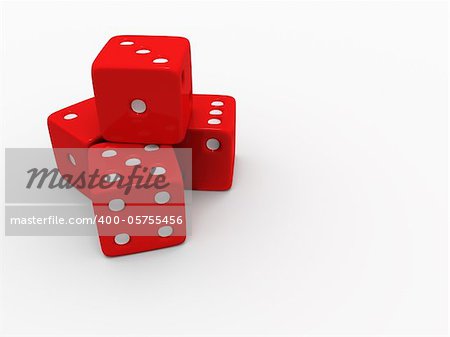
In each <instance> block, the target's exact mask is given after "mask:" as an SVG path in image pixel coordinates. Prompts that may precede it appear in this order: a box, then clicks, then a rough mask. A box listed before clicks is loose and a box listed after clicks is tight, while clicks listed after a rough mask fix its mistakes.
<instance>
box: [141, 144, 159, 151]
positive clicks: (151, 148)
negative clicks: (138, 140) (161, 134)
mask: <svg viewBox="0 0 450 337" xmlns="http://www.w3.org/2000/svg"><path fill="white" fill-rule="evenodd" d="M144 150H145V151H148V152H151V151H156V150H159V146H158V145H156V144H148V145H145V147H144Z"/></svg>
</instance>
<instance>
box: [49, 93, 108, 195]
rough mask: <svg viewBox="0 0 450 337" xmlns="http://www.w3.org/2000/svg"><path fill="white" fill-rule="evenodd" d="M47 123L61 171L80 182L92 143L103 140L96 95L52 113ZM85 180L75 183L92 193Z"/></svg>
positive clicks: (79, 187) (62, 173) (84, 190)
mask: <svg viewBox="0 0 450 337" xmlns="http://www.w3.org/2000/svg"><path fill="white" fill-rule="evenodd" d="M47 124H48V130H49V133H50V139H51V142H52V146H53V152H54V154H55V159H56V163H57V165H58V169H59V172H60V173H61V175H62V176H64V177H66V180H69V182H70V181H71V182H75V183H76V182H77V179H78V178H79V177H80V175H82V174H83V172H84V173H85V174H87V149H88V147H90V146H91V145H94V144H96V143H98V142H100V141H101V136H100V129H99V126H98V120H97V111H96V108H95V99H94V98H90V99H87V100H85V101H83V102H80V103H77V104H74V105H72V106H69V107H67V108H64V109H62V110H59V111H57V112H55V113H53V114H51V115H50V116H49V117H48V119H47ZM68 176H71V177H73V178H71V179H69V178H67V177H68ZM81 184H82V182H81V180H78V183H77V184H75V185H76V186H75V187H77V188H78V189H79V190H80V191H81V192H82V193H84V194H85V195H86V196H89V191H88V190H87V189H86V188H85V187H84V186H82V185H81Z"/></svg>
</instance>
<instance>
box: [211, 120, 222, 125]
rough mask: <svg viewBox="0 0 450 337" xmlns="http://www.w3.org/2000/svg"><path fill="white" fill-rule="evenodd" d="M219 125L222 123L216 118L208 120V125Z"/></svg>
mask: <svg viewBox="0 0 450 337" xmlns="http://www.w3.org/2000/svg"><path fill="white" fill-rule="evenodd" d="M220 123H222V121H221V120H220V119H217V118H211V119H208V124H211V125H217V124H220Z"/></svg>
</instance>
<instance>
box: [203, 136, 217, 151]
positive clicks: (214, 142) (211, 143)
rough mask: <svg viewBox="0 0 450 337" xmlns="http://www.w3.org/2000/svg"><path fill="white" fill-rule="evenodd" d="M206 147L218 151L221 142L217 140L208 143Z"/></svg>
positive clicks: (212, 139)
mask: <svg viewBox="0 0 450 337" xmlns="http://www.w3.org/2000/svg"><path fill="white" fill-rule="evenodd" d="M206 147H207V148H208V149H209V150H211V151H216V150H217V149H218V148H219V147H220V142H219V141H218V140H217V139H215V138H210V139H208V140H207V141H206Z"/></svg>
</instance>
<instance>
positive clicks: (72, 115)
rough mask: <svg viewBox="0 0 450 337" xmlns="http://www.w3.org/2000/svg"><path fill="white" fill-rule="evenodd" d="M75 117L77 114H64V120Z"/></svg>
mask: <svg viewBox="0 0 450 337" xmlns="http://www.w3.org/2000/svg"><path fill="white" fill-rule="evenodd" d="M77 117H78V115H77V114H67V115H65V116H64V119H65V120H70V119H74V118H77Z"/></svg>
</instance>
